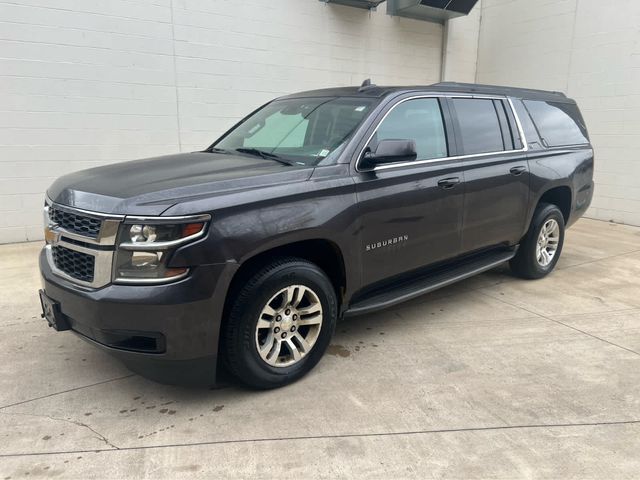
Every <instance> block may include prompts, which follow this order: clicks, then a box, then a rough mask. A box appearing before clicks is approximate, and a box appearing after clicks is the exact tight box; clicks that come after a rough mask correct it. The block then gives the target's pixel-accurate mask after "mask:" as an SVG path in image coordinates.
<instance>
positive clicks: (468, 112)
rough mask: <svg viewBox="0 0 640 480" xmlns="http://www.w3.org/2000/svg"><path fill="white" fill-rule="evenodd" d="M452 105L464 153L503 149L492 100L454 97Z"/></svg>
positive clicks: (499, 150)
mask: <svg viewBox="0 0 640 480" xmlns="http://www.w3.org/2000/svg"><path fill="white" fill-rule="evenodd" d="M453 107H454V108H455V111H456V116H457V118H458V125H460V135H461V137H462V148H463V151H464V153H465V155H472V154H475V153H490V152H501V151H503V150H504V149H505V145H504V137H503V135H502V129H501V128H500V121H499V119H498V112H497V111H496V107H495V104H494V102H493V100H491V99H485V98H454V99H453ZM510 148H511V147H510Z"/></svg>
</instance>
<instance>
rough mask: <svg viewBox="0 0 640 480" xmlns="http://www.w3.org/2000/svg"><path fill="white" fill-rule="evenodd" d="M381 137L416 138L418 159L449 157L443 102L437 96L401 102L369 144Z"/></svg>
mask: <svg viewBox="0 0 640 480" xmlns="http://www.w3.org/2000/svg"><path fill="white" fill-rule="evenodd" d="M381 140H415V142H416V151H417V153H418V156H417V157H416V160H429V159H433V158H443V157H446V156H447V137H446V135H445V130H444V123H443V120H442V111H441V110H440V103H439V102H438V100H437V99H436V98H417V99H414V100H407V101H405V102H402V103H400V104H399V105H398V106H396V107H395V108H394V109H393V110H391V111H390V112H389V114H388V115H387V116H386V118H385V119H384V120H383V121H382V123H380V125H379V126H378V130H377V131H376V133H375V135H374V136H373V138H372V139H371V142H370V143H369V147H370V148H371V149H372V150H375V148H376V146H377V144H378V142H379V141H381Z"/></svg>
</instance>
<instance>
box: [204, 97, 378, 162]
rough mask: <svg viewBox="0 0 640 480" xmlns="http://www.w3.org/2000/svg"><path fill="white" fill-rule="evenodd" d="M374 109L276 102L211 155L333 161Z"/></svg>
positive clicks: (348, 102)
mask: <svg viewBox="0 0 640 480" xmlns="http://www.w3.org/2000/svg"><path fill="white" fill-rule="evenodd" d="M373 106H374V100H372V99H361V98H348V97H340V98H293V99H286V100H275V101H273V102H271V103H269V104H268V105H266V106H265V107H264V108H262V109H260V110H259V111H257V112H256V113H254V114H253V115H251V116H250V117H249V118H247V119H246V120H245V121H243V122H242V123H241V124H240V125H238V126H237V127H236V128H235V129H234V130H232V131H231V132H230V133H229V134H228V135H227V136H226V137H224V138H223V139H222V140H220V141H219V142H217V143H216V144H214V146H213V148H212V150H213V151H215V150H216V149H217V150H224V151H239V152H240V153H244V154H250V155H256V156H261V157H263V158H265V159H272V160H280V161H282V162H283V163H289V164H292V165H295V164H297V165H307V166H314V165H318V164H319V163H320V162H322V161H323V160H330V159H331V158H332V157H334V156H337V153H338V152H339V151H340V147H341V146H342V145H344V144H345V142H346V141H347V140H348V139H349V138H350V137H351V135H352V134H353V132H354V131H355V129H356V127H357V126H358V125H359V124H360V122H362V120H363V119H364V118H365V117H366V116H367V114H368V113H369V111H370V110H371V109H372V108H373ZM332 154H334V155H332ZM323 163H330V162H329V161H327V162H323Z"/></svg>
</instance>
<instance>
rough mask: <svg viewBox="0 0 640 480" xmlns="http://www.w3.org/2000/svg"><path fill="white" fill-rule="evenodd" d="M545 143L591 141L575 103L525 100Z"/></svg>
mask: <svg viewBox="0 0 640 480" xmlns="http://www.w3.org/2000/svg"><path fill="white" fill-rule="evenodd" d="M524 105H525V107H526V108H527V110H528V111H529V114H530V115H531V118H532V119H533V121H534V123H535V124H536V127H537V128H538V132H539V133H540V137H541V138H542V141H543V143H544V144H545V145H546V146H548V147H562V146H567V145H583V144H585V143H589V136H588V134H587V128H586V127H585V125H584V120H583V119H582V115H580V111H579V110H578V107H577V105H575V104H573V103H555V102H542V101H537V100H524Z"/></svg>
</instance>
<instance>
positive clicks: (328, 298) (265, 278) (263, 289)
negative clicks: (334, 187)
mask: <svg viewBox="0 0 640 480" xmlns="http://www.w3.org/2000/svg"><path fill="white" fill-rule="evenodd" d="M296 296H302V298H300V299H296ZM292 298H293V300H292V301H290V302H289V303H287V302H288V301H289V300H291V299H292ZM296 300H299V301H298V304H297V307H298V308H299V309H298V308H295V307H294V305H295V301H296ZM231 301H232V303H231V308H230V310H229V315H228V318H227V319H226V320H227V321H226V322H225V324H224V326H223V331H222V354H223V355H224V358H223V360H224V362H225V364H226V366H227V367H228V369H229V371H230V372H231V374H232V375H233V376H235V377H236V378H237V379H238V380H240V382H242V383H243V384H245V385H247V386H249V387H252V388H256V389H269V388H277V387H282V386H284V385H288V384H290V383H293V382H295V381H296V380H298V379H300V378H301V377H303V376H304V375H305V374H306V373H307V372H309V371H310V370H311V369H312V368H313V367H315V366H316V364H317V363H318V362H319V361H320V358H322V355H323V354H324V352H325V351H326V349H327V347H328V346H329V342H330V341H331V337H332V335H333V332H334V330H335V325H336V321H337V317H338V302H337V298H336V293H335V290H334V288H333V285H332V284H331V281H330V280H329V278H328V277H327V275H326V274H325V273H324V272H323V271H322V270H321V269H320V268H319V267H318V266H317V265H315V264H314V263H311V262H309V261H307V260H303V259H300V258H293V257H290V258H283V259H279V260H276V261H274V262H272V263H270V264H269V265H267V266H264V267H262V268H260V269H258V270H257V271H256V272H255V273H253V274H252V275H250V276H249V279H248V281H247V282H246V283H245V284H244V285H243V286H242V287H241V288H240V289H239V290H237V291H236V294H235V295H234V297H233V298H232V299H231ZM287 305H289V306H290V308H289V309H287V308H286V306H287ZM318 308H320V309H321V311H320V313H319V315H320V322H321V323H320V324H319V325H318V324H317V323H314V324H311V325H308V324H307V323H309V322H316V321H317V320H318V312H317V310H318ZM314 310H315V311H314ZM311 311H314V312H313V313H305V312H311ZM266 312H269V313H266ZM286 312H288V313H287V314H286V315H285V313H286ZM295 312H297V313H295ZM278 313H279V316H278ZM294 317H297V320H294ZM259 321H260V322H261V323H260V325H261V326H262V327H259V325H258V322H259ZM265 322H268V323H265ZM267 324H268V325H269V326H268V327H265V325H267ZM303 324H304V325H303ZM280 327H282V328H280ZM276 328H277V330H276ZM292 328H293V329H294V330H295V331H294V330H291V329H292ZM276 332H277V333H276ZM282 335H287V337H286V338H284V339H283V338H282V337H281V336H282ZM305 336H306V337H305ZM301 339H304V341H305V342H307V341H308V342H307V343H306V345H307V347H306V348H305V347H303V345H304V343H303V342H302V341H301ZM312 340H313V342H312ZM270 344H271V345H273V347H271V348H270V347H269V346H268V345H270ZM278 344H279V345H280V347H278ZM309 346H310V348H309ZM278 348H280V350H277V349H278ZM267 350H268V351H267ZM294 350H297V352H298V355H299V356H300V358H298V359H297V360H296V359H295V358H294V355H293V353H294ZM278 351H279V352H281V353H280V355H279V354H278ZM261 352H262V354H261ZM288 362H289V363H288ZM291 362H292V363H291Z"/></svg>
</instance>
